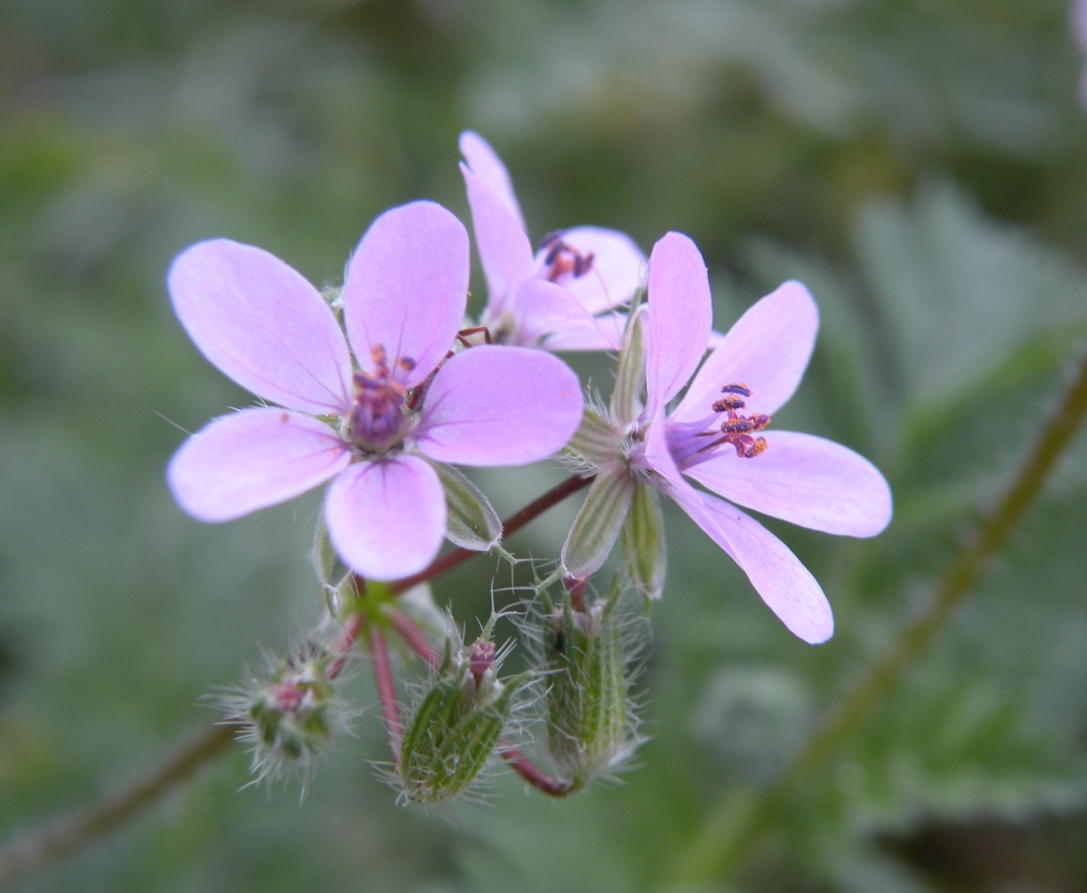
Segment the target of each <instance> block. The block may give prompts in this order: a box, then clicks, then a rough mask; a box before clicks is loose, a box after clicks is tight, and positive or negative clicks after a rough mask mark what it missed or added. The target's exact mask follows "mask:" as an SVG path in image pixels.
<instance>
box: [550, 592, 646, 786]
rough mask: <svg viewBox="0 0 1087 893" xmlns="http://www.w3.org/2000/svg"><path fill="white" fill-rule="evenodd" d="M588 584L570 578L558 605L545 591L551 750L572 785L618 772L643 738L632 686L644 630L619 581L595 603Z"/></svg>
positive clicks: (581, 784)
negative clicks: (627, 613)
mask: <svg viewBox="0 0 1087 893" xmlns="http://www.w3.org/2000/svg"><path fill="white" fill-rule="evenodd" d="M584 589H585V583H584V581H568V586H567V590H566V592H564V593H563V596H562V599H561V601H560V603H559V604H558V605H557V606H555V605H553V604H552V603H551V602H550V599H549V598H548V596H547V594H546V592H544V593H543V594H542V596H543V601H544V611H543V616H542V617H541V618H540V623H541V626H542V630H541V631H540V633H539V634H538V635H537V638H538V640H539V642H540V644H541V645H542V648H541V649H540V650H541V658H542V663H543V668H544V670H545V672H546V673H547V674H548V678H547V682H548V687H547V692H546V695H545V703H546V722H547V733H548V737H547V743H548V750H549V752H550V754H551V758H552V759H553V760H554V761H555V763H556V764H557V765H558V767H559V768H560V770H561V771H562V772H563V773H564V774H565V775H566V776H567V777H568V779H569V781H570V784H571V786H572V788H573V789H577V788H581V787H584V786H585V785H586V784H587V783H588V782H590V781H591V780H593V778H596V777H598V776H601V775H607V774H609V773H611V772H613V771H614V770H615V769H617V768H618V767H619V766H620V764H622V763H623V762H624V761H625V760H626V759H627V758H628V757H629V756H630V755H631V754H632V753H633V752H634V750H635V749H636V748H637V746H638V745H639V744H640V743H641V740H642V739H641V738H640V737H639V736H638V735H637V731H636V730H637V705H636V704H635V702H634V699H633V698H632V696H631V693H630V688H631V681H632V678H633V675H634V672H635V669H634V668H635V666H636V662H637V657H638V654H639V652H640V650H641V647H642V641H641V638H640V637H641V630H642V629H644V627H643V626H642V625H641V624H639V623H638V622H637V620H636V618H633V617H624V615H623V613H622V611H621V608H620V606H619V595H620V586H619V584H618V581H615V582H613V583H612V587H611V590H610V591H609V593H608V596H607V598H606V599H603V600H598V601H597V602H595V603H594V604H592V605H588V606H587V605H586V603H585V597H584Z"/></svg>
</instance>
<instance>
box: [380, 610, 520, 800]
mask: <svg viewBox="0 0 1087 893" xmlns="http://www.w3.org/2000/svg"><path fill="white" fill-rule="evenodd" d="M503 656H504V650H496V649H495V646H494V643H493V642H491V641H490V640H489V638H488V637H487V631H485V633H484V636H482V637H481V638H479V639H477V640H476V641H475V642H474V643H473V644H472V645H470V646H468V647H466V648H460V649H458V650H457V652H456V653H454V651H453V649H452V647H450V646H449V645H448V644H447V647H446V653H445V659H444V660H443V661H442V664H441V666H440V667H439V668H438V670H437V671H436V672H435V674H434V675H433V677H432V678H431V679H430V681H429V682H428V683H427V685H426V687H425V689H424V690H423V693H422V696H421V697H420V698H419V700H418V703H417V705H416V706H415V709H414V710H413V711H412V715H411V717H410V718H409V720H408V722H407V724H406V728H405V731H404V738H403V740H402V741H401V747H400V760H399V765H398V767H397V775H398V778H399V781H400V784H401V786H402V788H403V795H404V797H405V798H406V799H407V800H409V801H411V802H418V803H431V804H432V803H440V802H443V801H446V800H450V799H451V798H454V797H456V796H458V795H459V794H462V793H464V792H465V791H468V790H469V789H470V788H471V787H472V785H473V783H474V782H475V781H476V779H477V777H478V776H479V774H480V772H481V771H482V770H483V769H484V767H486V765H487V764H488V762H489V761H490V760H491V756H492V754H493V753H494V750H495V747H496V746H497V745H498V739H499V737H500V736H501V735H502V732H503V730H504V729H505V728H506V725H507V723H508V722H509V719H510V715H511V713H512V712H513V711H514V709H515V707H516V702H517V701H516V699H517V696H518V694H519V693H520V691H521V689H522V688H523V687H524V684H525V682H526V681H527V676H525V675H522V676H517V677H514V678H513V679H510V680H508V681H506V682H500V681H499V679H498V675H497V669H498V665H499V664H500V663H501V660H502V657H503Z"/></svg>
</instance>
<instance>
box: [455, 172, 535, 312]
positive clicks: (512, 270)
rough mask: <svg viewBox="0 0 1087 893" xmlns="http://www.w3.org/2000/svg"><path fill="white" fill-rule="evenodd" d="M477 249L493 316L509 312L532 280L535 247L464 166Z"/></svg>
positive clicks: (497, 198)
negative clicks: (516, 295)
mask: <svg viewBox="0 0 1087 893" xmlns="http://www.w3.org/2000/svg"><path fill="white" fill-rule="evenodd" d="M460 169H461V173H462V174H464V185H465V187H466V188H467V190H468V206H469V207H470V208H471V209H472V229H473V231H474V232H475V234H476V249H477V250H478V251H479V260H480V263H481V264H482V266H483V275H484V277H485V278H486V280H487V307H488V310H489V311H490V313H491V314H492V315H498V314H500V313H502V312H503V311H505V310H506V309H508V308H509V304H510V301H511V300H512V298H513V294H514V292H515V291H516V289H517V286H518V284H519V283H521V282H523V281H524V280H526V279H528V278H529V277H530V276H532V245H531V243H530V242H529V241H528V234H527V233H526V232H525V229H524V226H523V225H522V224H521V222H520V221H519V220H518V218H517V217H516V216H515V215H514V214H513V212H512V211H511V210H510V209H509V208H508V207H507V206H506V205H505V204H503V202H502V200H501V198H500V197H499V196H498V195H497V194H496V193H495V192H494V191H493V190H492V189H490V188H489V187H488V186H487V185H486V183H484V182H483V181H482V180H481V179H480V178H479V177H477V176H476V175H475V174H473V173H472V171H470V170H469V169H468V168H467V167H465V166H464V165H463V164H462V165H461V166H460Z"/></svg>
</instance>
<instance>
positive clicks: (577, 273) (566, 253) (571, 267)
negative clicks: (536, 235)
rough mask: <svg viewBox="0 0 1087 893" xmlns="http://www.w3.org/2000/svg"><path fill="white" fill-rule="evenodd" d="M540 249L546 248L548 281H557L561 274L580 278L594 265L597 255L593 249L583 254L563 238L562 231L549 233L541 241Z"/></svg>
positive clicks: (545, 259)
mask: <svg viewBox="0 0 1087 893" xmlns="http://www.w3.org/2000/svg"><path fill="white" fill-rule="evenodd" d="M540 250H541V251H543V250H546V251H547V254H546V255H544V266H545V267H547V268H548V269H547V281H548V282H557V281H558V279H559V277H560V276H565V275H566V274H567V273H569V274H571V275H572V276H573V277H574V278H575V279H580V278H581V277H582V276H584V275H585V274H586V273H588V272H589V270H591V269H592V267H593V260H594V258H595V255H594V253H593V252H592V251H590V252H589V253H588V254H582V253H581V252H580V251H578V250H577V249H576V248H573V247H571V246H570V245H568V244H566V242H564V241H563V240H562V233H561V232H554V233H548V234H547V235H546V236H544V237H543V240H542V241H541V242H540Z"/></svg>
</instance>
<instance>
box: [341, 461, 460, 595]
mask: <svg viewBox="0 0 1087 893" xmlns="http://www.w3.org/2000/svg"><path fill="white" fill-rule="evenodd" d="M325 524H326V525H327V527H328V536H329V539H331V540H332V545H333V546H334V547H335V549H336V552H337V553H338V554H339V556H340V558H342V559H343V561H344V563H345V564H347V565H348V567H350V568H352V569H353V570H354V571H356V572H357V573H359V574H362V575H363V576H364V577H368V578H370V579H372V580H395V579H398V578H400V577H406V576H407V575H408V574H414V573H416V572H418V571H421V570H422V569H423V568H424V567H426V566H427V565H428V564H429V563H430V562H431V561H432V560H433V558H434V556H435V555H437V554H438V549H440V548H441V545H442V538H443V537H444V535H445V494H444V493H443V492H442V485H441V482H440V481H439V479H438V474H437V472H435V471H434V469H433V468H431V467H430V465H429V464H428V463H427V462H426V460H424V459H420V458H419V457H418V456H407V455H400V456H397V457H395V458H387V459H382V460H380V461H377V462H368V461H363V462H357V463H355V464H354V465H352V466H351V467H350V468H348V469H347V470H346V471H345V472H343V474H341V475H340V476H339V477H337V478H336V480H335V481H333V482H332V486H330V487H329V488H328V496H327V497H326V499H325Z"/></svg>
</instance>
